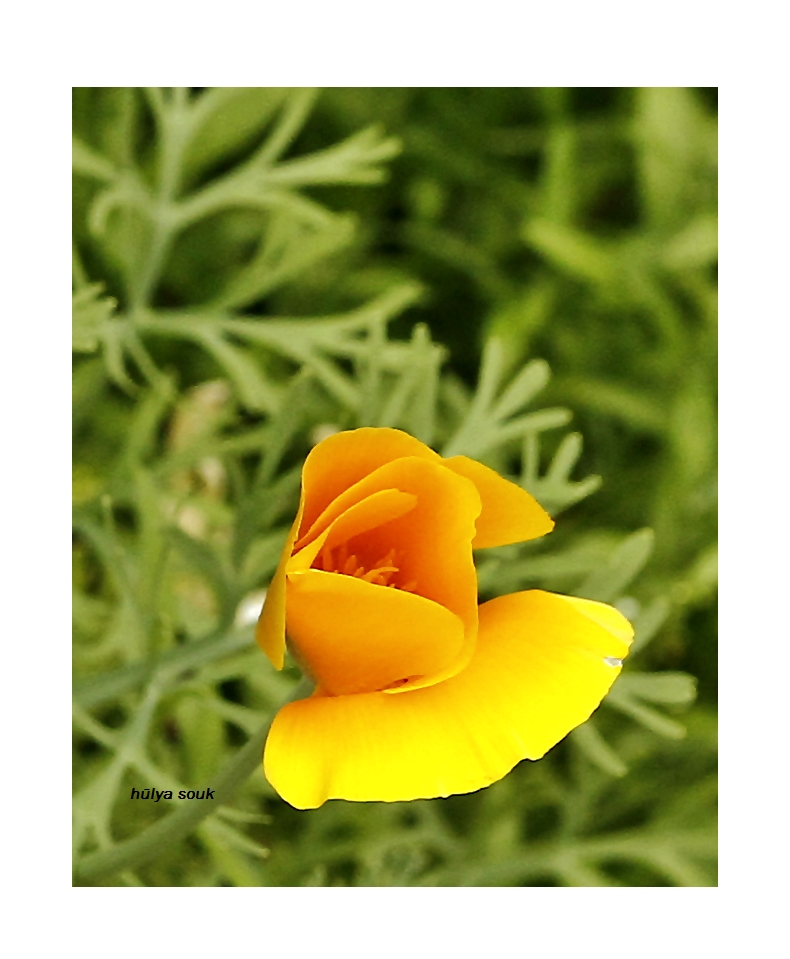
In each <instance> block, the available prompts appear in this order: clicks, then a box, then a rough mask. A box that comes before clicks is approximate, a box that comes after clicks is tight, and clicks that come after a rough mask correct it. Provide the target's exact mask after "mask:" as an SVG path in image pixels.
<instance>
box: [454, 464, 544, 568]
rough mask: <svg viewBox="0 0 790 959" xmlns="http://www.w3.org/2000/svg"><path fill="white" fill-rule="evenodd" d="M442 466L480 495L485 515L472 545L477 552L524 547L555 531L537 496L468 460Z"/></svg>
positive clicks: (480, 517)
mask: <svg viewBox="0 0 790 959" xmlns="http://www.w3.org/2000/svg"><path fill="white" fill-rule="evenodd" d="M442 463H443V465H444V466H446V467H447V468H448V469H451V470H453V472H455V473H458V474H459V475H460V476H465V477H466V478H467V479H470V480H471V481H472V482H473V483H474V484H475V486H476V487H477V491H478V493H480V499H481V500H482V503H483V511H482V513H481V514H480V516H479V517H478V520H477V535H476V536H475V539H474V542H473V543H472V546H473V547H474V548H475V549H484V548H485V547H488V546H506V545H507V544H508V543H521V542H523V541H524V540H528V539H535V538H536V537H538V536H545V534H546V533H550V532H551V531H552V530H553V529H554V520H553V519H552V518H551V517H550V516H549V514H548V513H547V512H546V510H545V509H543V507H542V506H541V505H540V503H539V502H538V501H537V500H536V499H535V497H534V496H531V495H530V494H529V493H528V492H527V491H526V490H525V489H522V488H521V487H520V486H517V485H516V484H515V483H511V482H510V480H506V479H505V478H504V477H502V476H500V475H499V473H496V472H495V471H494V470H492V469H489V468H488V467H487V466H483V464H482V463H478V462H477V461H476V460H470V459H469V457H467V456H452V457H450V459H446V460H442Z"/></svg>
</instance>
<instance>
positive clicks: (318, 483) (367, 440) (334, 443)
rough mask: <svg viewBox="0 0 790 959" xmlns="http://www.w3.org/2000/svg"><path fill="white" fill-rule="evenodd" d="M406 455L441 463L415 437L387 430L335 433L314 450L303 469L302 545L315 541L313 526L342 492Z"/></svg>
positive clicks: (430, 450)
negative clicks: (381, 467) (312, 539)
mask: <svg viewBox="0 0 790 959" xmlns="http://www.w3.org/2000/svg"><path fill="white" fill-rule="evenodd" d="M403 456H419V457H421V458H423V459H427V460H433V461H435V462H441V457H440V456H439V454H438V453H434V451H433V450H432V449H430V447H428V446H426V445H425V444H424V443H421V442H420V441H419V440H416V439H415V438H414V437H413V436H409V434H408V433H404V432H403V431H402V430H394V429H389V428H384V427H378V428H377V427H369V426H366V427H363V428H362V429H358V430H346V431H344V432H342V433H335V434H334V435H333V436H329V437H327V439H325V440H323V441H322V442H321V443H319V444H318V445H317V446H316V447H314V448H313V449H312V450H311V452H310V454H309V455H308V457H307V459H306V460H305V464H304V469H303V470H302V488H303V490H304V497H305V507H304V514H303V517H302V521H301V529H300V536H301V541H300V546H301V545H303V544H304V543H306V542H308V541H309V539H310V538H312V535H313V532H312V530H311V527H312V526H313V524H314V523H315V521H316V520H317V519H318V517H319V516H320V515H321V513H323V512H324V510H325V509H326V508H327V507H328V506H329V505H330V504H331V503H332V502H333V501H334V500H336V499H337V497H338V496H340V495H341V493H344V492H345V491H346V490H348V489H349V487H351V486H353V485H354V484H355V483H358V482H359V481H360V480H361V479H364V477H366V476H368V475H369V474H370V473H372V472H373V471H374V470H377V469H378V468H379V467H380V466H384V465H385V464H386V463H391V462H392V461H393V460H396V459H400V458H401V457H403ZM308 531H309V535H308V536H306V535H305V534H306V533H308Z"/></svg>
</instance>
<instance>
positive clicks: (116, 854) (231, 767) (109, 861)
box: [74, 679, 312, 879]
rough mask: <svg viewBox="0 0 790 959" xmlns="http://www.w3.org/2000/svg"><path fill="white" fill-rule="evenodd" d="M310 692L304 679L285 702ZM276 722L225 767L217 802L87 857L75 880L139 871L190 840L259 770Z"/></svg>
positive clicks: (190, 808)
mask: <svg viewBox="0 0 790 959" xmlns="http://www.w3.org/2000/svg"><path fill="white" fill-rule="evenodd" d="M311 689H312V683H310V682H309V681H308V680H306V679H302V680H301V681H300V682H299V683H298V685H297V686H296V689H295V690H294V691H293V693H292V694H291V695H290V696H289V697H288V699H287V700H286V702H290V701H292V700H294V699H300V698H302V697H303V696H305V695H306V694H307V693H309V692H310V690H311ZM283 705H285V703H283ZM275 712H276V711H275ZM273 718H274V716H272V717H271V718H270V719H267V720H266V722H265V723H264V724H263V726H261V728H260V729H259V730H258V731H257V732H256V733H255V734H254V735H253V736H251V737H250V739H249V740H248V741H247V743H246V745H244V746H243V747H242V748H241V749H240V750H239V751H238V752H237V753H236V755H235V756H234V757H233V758H232V759H231V760H230V761H229V762H227V763H226V764H225V767H224V768H223V769H222V771H221V772H220V774H219V776H218V777H217V779H216V783H217V785H216V786H215V787H214V791H215V792H216V797H215V798H214V799H212V800H206V799H204V800H202V801H201V802H200V803H190V804H188V805H184V806H182V807H181V808H180V809H177V810H176V811H175V812H172V813H170V814H169V815H168V816H165V817H164V818H162V819H160V820H159V822H156V823H154V825H153V826H149V828H148V829H146V830H145V831H144V832H142V833H140V835H139V836H135V838H134V839H129V840H128V841H127V842H123V843H119V844H118V845H117V846H114V847H113V848H112V849H106V850H102V851H101V852H94V853H91V854H90V855H88V856H85V857H84V858H83V859H81V860H80V861H79V862H77V864H76V865H75V868H74V878H75V879H93V878H95V877H97V876H101V875H105V874H107V873H113V872H121V871H122V870H125V869H137V868H139V867H140V866H143V865H145V864H146V863H148V862H150V861H151V860H152V859H156V857H157V856H158V855H160V853H161V852H162V850H163V849H164V848H165V847H166V846H169V845H171V844H172V843H174V842H178V840H179V839H183V838H184V837H185V836H188V835H189V834H190V833H191V832H192V831H193V830H194V829H195V827H196V826H197V825H198V823H200V822H202V821H203V820H204V819H205V818H206V817H207V816H209V815H211V813H213V812H215V811H216V810H217V809H219V807H220V806H221V805H222V804H223V803H226V802H228V800H229V799H231V798H232V797H233V795H234V793H235V792H236V790H237V789H238V788H239V786H241V784H242V783H243V782H244V781H245V780H246V779H247V778H248V777H249V776H251V775H252V773H253V772H255V770H256V769H257V768H258V766H259V765H260V762H261V755H262V753H263V744H264V743H265V741H266V736H267V734H268V732H269V727H270V726H271V724H272V720H273Z"/></svg>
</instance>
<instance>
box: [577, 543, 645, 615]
mask: <svg viewBox="0 0 790 959" xmlns="http://www.w3.org/2000/svg"><path fill="white" fill-rule="evenodd" d="M653 538H654V537H653V531H652V530H651V529H640V530H637V532H636V533H632V534H631V535H630V536H628V537H626V539H625V540H624V541H623V542H622V543H621V544H620V546H618V547H617V549H616V550H615V551H614V553H613V554H612V556H611V557H610V559H609V561H608V562H607V563H606V564H605V565H604V566H602V567H601V568H600V569H596V570H594V571H593V572H592V573H591V574H590V575H589V576H588V577H587V579H585V580H584V582H583V583H582V584H581V585H580V586H579V588H578V589H577V590H576V593H577V595H579V596H584V597H586V598H587V599H597V600H599V601H600V602H603V603H611V602H614V600H615V599H617V597H618V596H620V595H621V593H622V592H623V590H624V589H625V588H626V586H628V585H629V583H631V582H632V581H633V580H634V579H635V578H636V577H637V576H638V575H639V573H640V572H641V571H642V569H643V567H644V565H645V563H647V561H648V559H649V558H650V554H651V553H652V552H653Z"/></svg>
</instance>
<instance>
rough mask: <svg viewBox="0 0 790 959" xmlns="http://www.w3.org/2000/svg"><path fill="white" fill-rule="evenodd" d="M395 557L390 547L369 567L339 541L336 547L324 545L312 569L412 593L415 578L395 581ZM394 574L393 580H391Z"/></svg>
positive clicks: (415, 583)
mask: <svg viewBox="0 0 790 959" xmlns="http://www.w3.org/2000/svg"><path fill="white" fill-rule="evenodd" d="M396 560H397V557H396V552H395V550H394V549H391V550H390V551H389V552H388V553H387V554H386V555H385V556H382V557H381V558H380V559H377V560H376V561H375V563H373V564H372V565H371V566H370V568H369V569H368V568H366V567H367V564H366V563H365V561H364V560H360V559H357V556H356V554H355V553H352V554H351V555H349V552H348V544H347V543H341V545H340V546H338V547H337V548H336V549H330V548H328V547H326V546H325V547H324V548H323V549H322V550H321V552H320V553H319V554H318V556H317V557H316V561H315V563H314V564H313V568H314V569H322V570H323V571H324V572H326V573H340V574H341V575H343V576H355V577H356V578H357V579H362V580H364V581H365V582H366V583H371V584H372V585H373V586H390V587H393V588H394V589H401V590H403V591H404V592H406V593H413V592H414V590H415V588H416V586H417V580H416V579H413V580H410V581H409V582H407V583H403V584H401V583H399V582H397V580H398V577H397V576H395V574H397V573H399V572H400V567H399V566H396V565H395V563H396ZM393 576H395V581H391V580H392V578H393Z"/></svg>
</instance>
